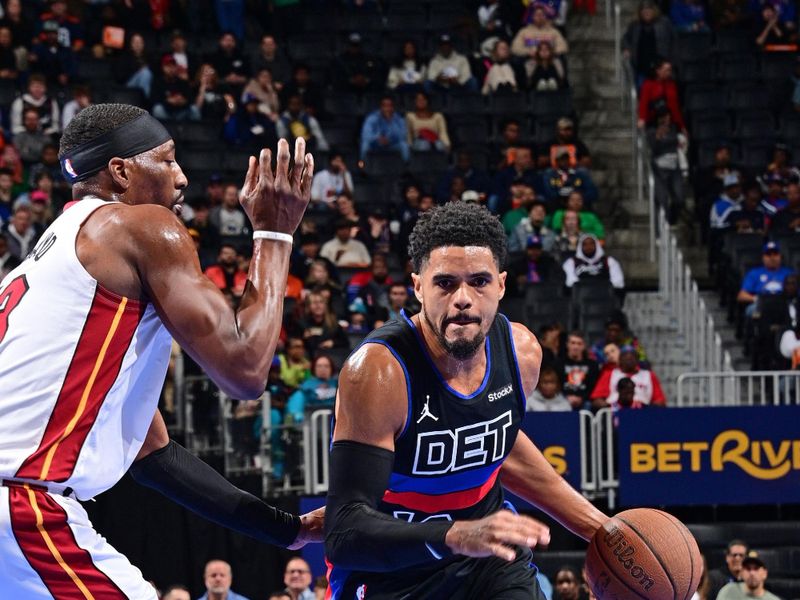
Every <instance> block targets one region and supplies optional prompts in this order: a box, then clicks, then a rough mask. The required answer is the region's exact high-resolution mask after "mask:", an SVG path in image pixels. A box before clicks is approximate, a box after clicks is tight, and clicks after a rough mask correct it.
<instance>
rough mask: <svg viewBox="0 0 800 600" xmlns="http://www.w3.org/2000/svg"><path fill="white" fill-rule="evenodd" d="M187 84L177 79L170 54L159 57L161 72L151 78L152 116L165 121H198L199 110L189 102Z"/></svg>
mask: <svg viewBox="0 0 800 600" xmlns="http://www.w3.org/2000/svg"><path fill="white" fill-rule="evenodd" d="M191 98H192V89H191V87H190V85H189V82H188V81H186V80H184V79H181V78H180V77H178V65H177V63H176V62H175V58H174V57H173V56H172V55H171V54H166V55H164V56H163V57H161V70H160V71H159V72H158V74H157V75H156V76H155V77H154V78H153V85H152V88H151V92H150V100H151V101H152V102H153V116H154V117H155V118H156V119H159V120H162V121H165V120H172V121H199V120H200V109H198V108H197V105H196V104H194V103H193V102H192V101H191Z"/></svg>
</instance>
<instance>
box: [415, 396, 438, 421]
mask: <svg viewBox="0 0 800 600" xmlns="http://www.w3.org/2000/svg"><path fill="white" fill-rule="evenodd" d="M430 401H431V397H430V396H429V395H428V394H425V405H424V406H423V407H422V414H421V415H420V416H419V419H417V423H420V422H422V419H424V418H425V417H430V418H431V419H433V420H434V421H438V420H439V417H437V416H435V415H434V414H433V413H432V412H431V409H430V408H429V407H428V403H429V402H430Z"/></svg>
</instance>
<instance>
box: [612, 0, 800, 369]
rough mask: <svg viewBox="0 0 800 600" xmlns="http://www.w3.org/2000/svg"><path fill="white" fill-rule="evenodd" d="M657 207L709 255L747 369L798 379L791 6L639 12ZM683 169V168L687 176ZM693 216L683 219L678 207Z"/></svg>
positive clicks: (799, 101)
mask: <svg viewBox="0 0 800 600" xmlns="http://www.w3.org/2000/svg"><path fill="white" fill-rule="evenodd" d="M622 45H623V49H624V52H625V54H626V56H627V57H628V58H629V59H630V67H631V72H632V73H633V75H634V80H635V83H636V85H637V86H638V93H639V107H638V108H639V126H640V127H641V128H642V129H643V130H644V132H645V133H646V136H647V140H648V142H649V148H650V154H651V159H652V167H653V174H654V179H655V184H656V185H655V193H656V199H657V201H658V203H659V205H660V206H662V207H663V208H664V209H665V211H666V215H667V219H668V221H669V223H670V224H673V225H674V224H676V223H679V222H680V221H681V220H683V221H686V222H687V223H690V226H691V229H692V230H693V231H695V233H696V234H697V235H698V236H699V237H700V239H702V241H703V243H704V244H705V245H706V247H707V248H708V256H709V273H710V275H711V277H712V282H713V283H714V284H715V288H716V289H717V290H719V294H720V303H721V304H723V305H726V306H727V309H728V319H729V321H731V322H733V323H735V324H736V328H737V335H738V336H739V337H740V338H742V340H743V344H744V349H745V352H746V353H749V355H750V357H751V366H752V368H753V369H783V368H794V367H795V365H797V363H798V356H797V355H796V349H797V345H796V344H795V343H793V342H794V341H796V339H797V332H798V320H797V311H796V306H797V303H798V297H797V293H798V292H797V285H796V278H795V277H794V274H795V273H796V272H797V269H798V267H800V252H799V251H798V250H800V241H798V240H799V239H800V238H798V236H797V231H798V227H800V218H798V217H800V170H798V168H797V165H798V164H799V163H798V161H799V160H800V146H798V142H797V139H798V133H800V94H798V90H800V79H799V78H798V74H800V55H798V38H797V11H796V5H795V3H794V2H791V1H789V0H750V1H748V2H736V1H726V0H710V1H709V2H702V1H697V0H673V1H672V2H660V3H655V2H651V1H648V0H645V1H644V2H642V3H641V5H640V7H639V11H638V14H637V18H636V20H635V21H634V22H633V23H631V24H630V26H629V27H628V29H627V31H626V32H625V35H624V37H623V39H622ZM690 166H691V167H690ZM690 193H691V195H692V196H693V198H694V211H693V213H690V212H689V211H688V210H686V201H685V200H686V197H687V195H690Z"/></svg>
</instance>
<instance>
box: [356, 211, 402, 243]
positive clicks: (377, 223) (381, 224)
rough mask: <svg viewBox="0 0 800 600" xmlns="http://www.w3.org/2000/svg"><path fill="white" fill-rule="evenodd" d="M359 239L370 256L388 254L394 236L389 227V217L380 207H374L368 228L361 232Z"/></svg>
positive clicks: (368, 220)
mask: <svg viewBox="0 0 800 600" xmlns="http://www.w3.org/2000/svg"><path fill="white" fill-rule="evenodd" d="M359 238H360V239H361V240H362V241H363V242H364V243H365V244H366V246H367V250H369V252H370V254H375V253H376V252H378V253H381V254H388V253H389V251H390V250H391V248H392V245H393V241H394V235H393V234H392V231H391V228H390V226H389V217H388V216H387V214H386V211H385V210H383V208H381V207H380V206H374V207H372V209H370V211H369V213H368V214H367V222H366V226H365V227H362V228H361V231H359Z"/></svg>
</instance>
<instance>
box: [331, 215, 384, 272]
mask: <svg viewBox="0 0 800 600" xmlns="http://www.w3.org/2000/svg"><path fill="white" fill-rule="evenodd" d="M352 229H353V224H352V223H351V222H350V221H348V220H347V219H341V220H340V221H338V222H337V223H336V236H335V237H334V238H333V239H332V240H328V241H327V242H325V243H324V244H323V245H322V249H321V250H320V256H321V257H322V258H327V259H328V260H329V261H331V262H332V263H333V264H335V265H336V266H337V267H351V268H352V267H356V268H363V267H366V266H367V265H368V264H370V262H371V257H370V255H369V251H368V250H367V247H366V246H365V245H364V244H363V243H361V242H360V241H358V240H355V239H352Z"/></svg>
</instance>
